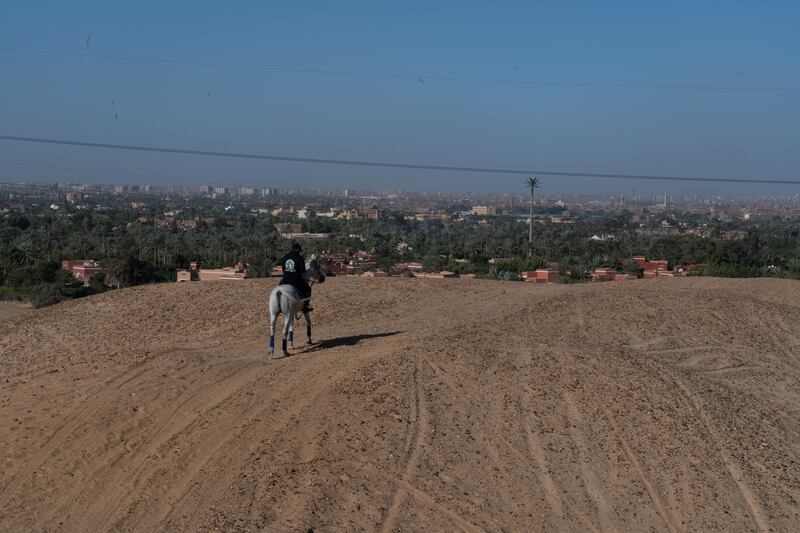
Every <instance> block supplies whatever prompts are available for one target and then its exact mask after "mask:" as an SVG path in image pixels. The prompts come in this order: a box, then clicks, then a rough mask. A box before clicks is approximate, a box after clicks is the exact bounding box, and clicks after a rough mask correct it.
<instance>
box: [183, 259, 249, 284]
mask: <svg viewBox="0 0 800 533" xmlns="http://www.w3.org/2000/svg"><path fill="white" fill-rule="evenodd" d="M245 278H247V265H245V264H243V263H236V265H235V266H233V267H225V268H200V265H199V264H198V263H197V262H196V261H194V262H192V263H191V265H190V266H189V268H188V269H184V270H178V272H177V275H176V281H178V282H181V281H240V280H243V279H245Z"/></svg>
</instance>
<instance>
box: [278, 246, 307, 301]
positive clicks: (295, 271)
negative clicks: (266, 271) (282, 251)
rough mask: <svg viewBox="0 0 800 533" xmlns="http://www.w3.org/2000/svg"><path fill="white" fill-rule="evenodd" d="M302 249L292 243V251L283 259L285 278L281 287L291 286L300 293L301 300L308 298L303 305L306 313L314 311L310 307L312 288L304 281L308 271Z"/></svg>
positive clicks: (282, 266)
mask: <svg viewBox="0 0 800 533" xmlns="http://www.w3.org/2000/svg"><path fill="white" fill-rule="evenodd" d="M302 251H303V249H302V247H301V246H300V244H298V243H296V242H295V243H292V249H291V251H290V252H289V253H288V254H286V255H284V256H283V258H281V261H280V265H281V268H283V278H282V279H281V282H280V285H291V286H292V287H294V288H295V289H297V292H298V293H300V298H308V299H307V300H306V301H305V304H304V305H303V311H304V312H310V311H313V309H312V308H311V307H310V306H309V305H308V303H309V302H310V301H311V300H310V299H311V286H310V285H309V284H308V282H307V281H306V280H305V279H303V274H304V273H305V271H306V259H305V257H303V255H302Z"/></svg>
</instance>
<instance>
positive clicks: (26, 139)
mask: <svg viewBox="0 0 800 533" xmlns="http://www.w3.org/2000/svg"><path fill="white" fill-rule="evenodd" d="M0 140H5V141H21V142H32V143H43V144H57V145H66V146H81V147H86V148H103V149H114V150H132V151H137V152H156V153H166V154H179V155H199V156H206V157H228V158H234V159H259V160H267V161H286V162H291V163H313V164H323V165H346V166H356V167H379V168H397V169H409V170H430V171H439V172H476V173H481V174H514V175H524V176H530V175H531V174H541V175H545V176H563V177H577V178H602V179H628V180H653V181H694V182H716V183H760V184H773V185H775V184H777V185H800V179H778V178H765V179H760V178H725V177H700V176H655V175H646V174H609V173H598V172H568V171H563V170H542V169H511V168H492V167H465V166H450V165H426V164H414V163H392V162H384V161H362V160H349V159H322V158H316V157H295V156H285V155H268V154H247V153H235V152H213V151H208V150H190V149H183V148H161V147H156V146H137V145H130V144H110V143H97V142H86V141H73V140H67V139H45V138H41V137H20V136H17V135H0Z"/></svg>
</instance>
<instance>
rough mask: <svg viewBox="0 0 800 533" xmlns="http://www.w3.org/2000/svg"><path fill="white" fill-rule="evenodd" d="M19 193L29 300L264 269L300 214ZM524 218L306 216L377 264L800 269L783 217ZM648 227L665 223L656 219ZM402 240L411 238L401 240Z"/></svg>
mask: <svg viewBox="0 0 800 533" xmlns="http://www.w3.org/2000/svg"><path fill="white" fill-rule="evenodd" d="M533 190H534V187H531V193H533ZM101 201H102V204H101ZM17 202H18V203H17V204H16V205H17V210H16V211H10V210H6V211H7V212H6V213H5V214H2V215H0V298H5V299H20V298H22V299H27V300H30V301H32V302H33V303H34V305H49V304H51V303H55V302H58V301H61V300H64V299H69V298H76V297H80V296H85V295H87V294H95V293H97V292H100V291H103V290H106V285H112V286H114V287H126V286H131V285H139V284H143V283H155V282H165V281H171V280H174V279H175V269H176V268H186V267H188V266H189V263H190V262H191V261H200V262H201V264H203V265H204V266H206V267H211V268H213V267H220V266H230V265H233V264H234V263H235V262H236V261H243V262H246V263H248V264H249V265H250V274H251V275H255V276H266V275H268V273H269V271H270V269H271V267H272V265H273V264H274V262H275V261H276V260H277V259H278V258H280V257H281V256H282V255H283V254H284V253H285V251H286V249H287V248H288V246H289V242H288V241H286V240H285V239H283V238H281V237H280V235H279V234H278V233H277V231H276V230H275V223H279V222H298V221H297V220H295V219H290V218H288V217H268V216H264V215H259V214H256V213H253V212H251V211H250V210H249V209H245V208H244V207H243V206H241V205H239V204H236V205H234V206H232V207H228V208H227V209H225V207H226V205H225V204H224V203H220V202H218V201H216V202H215V201H212V200H210V199H203V198H184V199H182V203H181V205H180V211H181V213H180V217H181V218H184V219H192V220H197V221H198V222H197V225H196V227H195V228H192V229H180V228H179V227H178V226H177V225H176V224H175V223H174V222H173V223H163V224H155V221H156V220H162V219H164V212H165V211H168V210H171V209H175V205H174V201H173V200H171V199H159V198H154V197H149V198H147V199H146V206H144V207H141V206H140V207H139V208H137V209H134V208H132V207H131V203H130V198H127V199H126V198H124V197H122V198H121V197H115V196H112V195H109V196H108V197H107V198H100V199H94V200H93V201H89V202H85V204H86V205H84V206H82V208H81V209H77V208H74V207H72V206H70V205H68V204H66V203H64V202H62V203H61V204H60V209H58V210H54V209H52V208H50V204H49V200H47V201H46V202H41V201H39V203H35V202H34V201H33V200H31V201H26V202H24V203H22V204H21V206H20V203H19V200H17ZM4 204H5V205H10V200H9V199H8V198H3V196H2V195H0V206H2V205H4ZM559 209H560V208H555V210H551V211H553V212H559ZM20 211H21V212H20ZM538 211H539V209H537V212H538ZM526 214H527V215H529V216H530V213H526ZM537 216H541V215H537ZM176 218H177V217H176ZM525 218H527V217H525V215H522V216H498V217H483V218H478V217H468V218H465V219H462V220H457V219H451V220H447V221H431V222H419V221H415V220H408V219H406V218H404V217H403V216H400V215H398V214H391V213H385V216H383V217H382V218H381V219H380V220H364V219H357V220H349V221H348V220H338V219H331V218H322V217H318V218H312V219H310V220H306V221H302V225H303V229H304V230H308V229H311V230H312V231H314V232H323V233H328V234H330V238H328V239H324V240H318V241H307V242H305V243H304V248H305V250H306V252H307V253H310V252H313V251H317V252H331V253H337V252H345V251H349V252H355V251H357V250H366V251H370V252H373V253H375V254H377V255H378V256H379V258H380V261H379V267H381V268H388V267H389V266H390V265H391V264H393V263H395V262H405V261H419V262H421V263H423V265H424V266H425V267H426V268H429V269H441V270H452V271H455V272H459V273H474V274H477V275H478V276H481V277H489V278H494V279H509V280H511V279H517V278H518V274H519V272H521V271H525V270H533V269H536V268H541V267H544V266H547V265H548V264H549V263H557V264H558V266H559V268H560V269H561V271H562V273H564V274H565V275H566V274H568V276H569V278H570V279H572V280H575V281H580V280H584V279H586V278H587V276H588V273H589V272H591V271H592V270H593V269H594V268H595V267H600V266H607V267H615V268H617V269H619V270H620V271H624V272H629V273H637V272H636V267H635V266H634V265H632V262H631V261H630V260H629V259H630V258H631V257H632V256H633V255H646V256H648V257H649V258H652V259H666V260H668V261H669V262H670V264H671V265H673V266H676V267H681V266H685V265H688V264H699V263H702V264H704V265H705V269H704V270H702V271H701V272H699V273H700V274H705V275H713V276H728V277H749V276H776V277H792V278H800V238H799V235H798V232H799V231H800V229H799V228H798V225H797V224H796V223H794V222H787V221H781V220H777V219H776V220H771V221H761V222H760V223H759V224H757V225H755V224H752V223H750V224H749V225H748V226H744V225H743V223H742V222H739V223H725V224H723V223H720V222H718V221H714V220H711V219H708V218H703V217H701V216H698V215H694V214H693V215H687V216H686V217H685V222H686V223H687V224H692V225H699V224H701V223H702V224H705V225H706V226H707V227H708V228H709V236H707V237H698V236H692V235H667V236H659V235H657V234H656V235H654V234H652V232H649V233H648V232H642V231H641V225H640V224H638V223H636V224H635V223H633V221H632V215H631V213H628V212H624V211H623V212H621V213H617V214H616V215H615V216H608V214H607V213H599V214H598V215H587V216H583V217H580V218H578V219H577V221H576V223H574V224H553V223H549V222H537V221H536V219H534V221H533V224H531V225H530V230H528V227H527V226H528V224H527V222H528V221H527V220H526V219H525ZM673 222H675V221H674V220H673ZM652 227H655V228H659V227H660V221H657V222H653V223H652ZM731 230H739V231H741V233H740V234H738V236H739V237H741V238H738V239H737V240H726V239H725V238H723V237H724V236H725V232H728V231H731ZM529 232H530V233H529ZM526 233H527V234H528V235H526ZM592 236H599V237H597V238H595V239H592V238H591V237H592ZM529 239H530V244H529ZM399 243H405V245H406V246H404V247H403V248H398V244H399ZM401 250H402V251H401ZM492 258H496V259H495V260H493V261H491V262H490V259H492ZM64 259H94V260H96V261H99V262H101V263H102V265H103V266H104V267H106V268H107V270H108V276H107V278H106V279H94V280H92V281H91V282H90V283H89V284H88V285H87V286H84V285H83V284H82V283H79V282H76V281H75V280H74V279H72V278H71V276H69V275H68V274H67V273H66V272H65V271H62V270H61V269H60V268H59V267H60V262H61V261H62V260H64Z"/></svg>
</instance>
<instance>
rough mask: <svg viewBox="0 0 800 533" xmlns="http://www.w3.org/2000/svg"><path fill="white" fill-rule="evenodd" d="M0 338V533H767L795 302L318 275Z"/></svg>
mask: <svg viewBox="0 0 800 533" xmlns="http://www.w3.org/2000/svg"><path fill="white" fill-rule="evenodd" d="M273 283H274V281H271V280H251V281H245V282H243V283H224V282H219V283H187V284H169V285H156V286H147V287H136V288H132V289H126V290H122V291H114V292H110V293H104V294H101V295H98V296H95V297H91V298H86V299H82V300H78V301H72V302H66V303H64V304H60V305H57V306H53V307H50V308H46V309H42V310H37V311H34V312H31V313H30V314H26V315H25V316H21V317H16V318H9V319H8V320H5V321H3V322H0V362H1V363H2V364H0V383H2V389H1V392H0V465H1V466H2V468H0V529H3V530H6V531H13V530H20V531H22V530H24V531H31V530H33V531H44V530H54V529H57V530H66V531H87V530H111V529H113V530H152V529H168V530H171V531H188V530H197V529H211V528H224V529H236V530H269V531H297V530H307V529H308V528H314V529H315V530H317V531H329V530H365V531H395V530H402V531H411V530H463V531H502V530H507V531H510V530H556V531H573V530H595V531H609V530H611V531H619V530H628V531H630V530H636V531H641V530H656V531H690V530H691V531H695V530H716V531H732V530H736V531H742V530H753V531H759V530H761V531H768V530H774V531H791V530H794V529H795V527H796V524H797V523H800V466H798V465H799V464H800V461H799V458H800V438H798V436H800V320H798V316H800V312H799V311H800V284H798V283H796V282H791V281H783V280H722V279H711V278H687V279H674V280H641V281H633V282H625V283H607V284H592V285H588V284H587V285H579V286H533V285H531V284H521V283H502V282H489V281H480V280H415V279H371V280H369V279H360V278H331V279H330V280H329V281H328V282H327V283H326V284H324V285H321V286H317V287H316V288H315V302H314V306H315V308H316V309H317V310H316V311H315V312H314V315H315V322H316V324H315V337H317V338H318V339H320V340H321V341H322V343H321V344H320V345H317V346H302V344H303V342H304V338H305V335H304V327H303V326H304V324H302V321H301V322H300V325H299V328H298V329H299V332H298V335H297V339H298V340H299V343H298V344H299V345H300V346H298V350H296V353H295V355H293V356H291V357H289V358H280V359H276V360H266V359H265V353H266V346H267V339H266V332H265V328H266V324H267V317H266V312H267V306H266V296H267V294H268V291H269V289H270V287H271V286H272V284H273Z"/></svg>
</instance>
